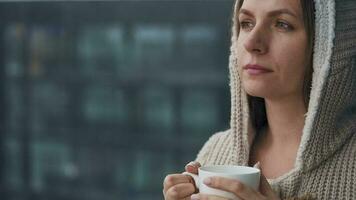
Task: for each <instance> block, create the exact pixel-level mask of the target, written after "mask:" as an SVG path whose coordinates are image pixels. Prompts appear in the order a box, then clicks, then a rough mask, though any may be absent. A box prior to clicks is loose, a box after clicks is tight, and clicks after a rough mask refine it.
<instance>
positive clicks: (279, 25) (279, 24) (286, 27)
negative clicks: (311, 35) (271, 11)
mask: <svg viewBox="0 0 356 200" xmlns="http://www.w3.org/2000/svg"><path fill="white" fill-rule="evenodd" d="M276 27H277V28H281V29H283V30H286V31H291V30H293V27H292V26H291V25H289V24H288V23H286V22H282V21H278V22H277V24H276Z"/></svg>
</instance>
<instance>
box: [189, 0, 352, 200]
mask: <svg viewBox="0 0 356 200" xmlns="http://www.w3.org/2000/svg"><path fill="white" fill-rule="evenodd" d="M315 9H316V12H315V24H316V25H315V32H316V33H315V43H314V55H313V56H314V57H313V68H314V73H313V81H312V90H311V96H310V102H309V107H308V113H307V116H306V121H305V125H304V129H303V135H302V140H301V144H300V146H299V149H298V153H297V158H296V161H295V166H294V168H293V169H292V170H291V171H289V172H288V173H286V174H284V175H282V176H280V177H278V178H276V179H273V180H269V182H270V184H271V185H272V187H273V189H274V190H275V191H276V193H278V194H279V195H280V197H281V198H282V199H288V198H300V199H304V198H305V197H306V196H313V197H315V198H316V199H350V200H352V199H355V200H356V0H315ZM233 21H234V20H233ZM234 26H235V22H234ZM232 30H233V31H232V45H231V55H230V66H229V68H230V87H231V122H230V123H231V124H230V129H229V130H228V131H225V132H220V133H217V134H214V135H213V136H211V138H210V139H209V140H208V141H207V142H206V143H205V145H204V146H203V148H202V149H201V151H200V152H199V154H198V156H197V159H196V160H197V161H199V162H200V163H201V164H202V165H207V164H233V165H247V163H248V158H249V149H250V148H249V147H250V144H251V141H252V140H253V139H251V138H253V136H252V135H251V134H249V131H248V119H249V116H248V107H247V100H246V94H245V93H244V91H243V89H242V88H241V83H240V78H239V75H238V73H237V70H236V56H235V49H236V48H235V45H236V32H235V28H234V27H233V28H232ZM305 199H308V198H305Z"/></svg>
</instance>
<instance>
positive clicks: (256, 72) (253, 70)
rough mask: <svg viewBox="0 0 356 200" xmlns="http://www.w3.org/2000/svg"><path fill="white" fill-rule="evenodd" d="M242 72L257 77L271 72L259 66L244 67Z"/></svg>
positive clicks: (249, 65)
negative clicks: (244, 71)
mask: <svg viewBox="0 0 356 200" xmlns="http://www.w3.org/2000/svg"><path fill="white" fill-rule="evenodd" d="M244 70H246V71H247V73H248V74H250V75H259V74H265V73H270V72H272V70H269V69H267V68H265V67H262V66H260V65H255V64H254V65H252V64H248V65H245V66H244Z"/></svg>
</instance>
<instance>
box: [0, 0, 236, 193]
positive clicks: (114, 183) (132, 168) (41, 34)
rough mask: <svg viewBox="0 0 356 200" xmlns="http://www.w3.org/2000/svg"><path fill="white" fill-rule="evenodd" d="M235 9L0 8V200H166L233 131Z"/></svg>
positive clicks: (181, 3)
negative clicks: (176, 180)
mask: <svg viewBox="0 0 356 200" xmlns="http://www.w3.org/2000/svg"><path fill="white" fill-rule="evenodd" d="M232 5H233V0H176V1H173V0H161V1H152V0H141V1H140V0H135V1H130V0H127V1H75V2H74V1H67V2H60V1H52V2H51V1H37V2H28V1H24V2H21V1H16V2H0V70H1V72H0V76H1V78H0V81H1V84H0V109H1V112H0V199H1V200H57V199H58V200H158V199H163V197H162V182H163V179H164V177H165V176H166V175H167V174H169V173H177V172H182V171H183V170H184V166H185V164H186V163H188V162H189V161H191V160H194V158H195V156H196V154H197V153H198V151H199V149H200V148H201V147H202V145H203V144H204V142H205V141H206V140H207V139H208V138H209V136H210V135H212V134H213V133H214V132H217V131H221V130H225V129H228V127H229V113H230V95H229V87H228V81H229V80H228V54H229V45H230V28H229V27H230V21H231V19H230V18H231V15H232Z"/></svg>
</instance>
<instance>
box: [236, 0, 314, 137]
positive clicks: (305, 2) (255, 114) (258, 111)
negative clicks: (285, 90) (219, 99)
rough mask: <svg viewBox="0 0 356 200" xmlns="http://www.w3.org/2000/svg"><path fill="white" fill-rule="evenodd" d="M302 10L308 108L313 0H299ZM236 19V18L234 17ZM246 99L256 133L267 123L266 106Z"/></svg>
mask: <svg viewBox="0 0 356 200" xmlns="http://www.w3.org/2000/svg"><path fill="white" fill-rule="evenodd" d="M243 2H244V0H239V1H238V2H237V5H236V13H235V16H234V18H236V14H237V13H238V11H239V10H240V8H241V7H242V4H243ZM300 3H301V6H302V10H303V21H304V26H305V30H306V33H307V37H308V46H307V59H308V61H309V62H308V66H307V67H306V70H305V75H304V83H303V96H304V104H305V106H306V108H307V109H308V105H309V99H310V91H311V83H312V75H313V67H312V64H313V63H312V62H313V59H312V58H313V46H314V31H315V16H314V1H313V0H300ZM234 21H236V19H234ZM239 29H240V27H239V23H237V22H236V34H237V37H238V33H239ZM247 101H248V106H249V113H250V119H251V123H252V126H253V127H254V128H255V130H256V133H258V132H259V131H260V130H261V129H262V128H263V127H265V126H266V125H267V123H268V122H267V115H266V107H265V100H264V99H263V98H260V97H254V96H250V95H247Z"/></svg>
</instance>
